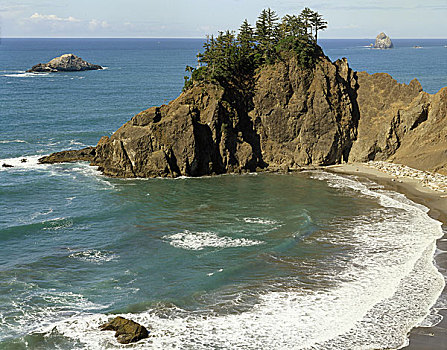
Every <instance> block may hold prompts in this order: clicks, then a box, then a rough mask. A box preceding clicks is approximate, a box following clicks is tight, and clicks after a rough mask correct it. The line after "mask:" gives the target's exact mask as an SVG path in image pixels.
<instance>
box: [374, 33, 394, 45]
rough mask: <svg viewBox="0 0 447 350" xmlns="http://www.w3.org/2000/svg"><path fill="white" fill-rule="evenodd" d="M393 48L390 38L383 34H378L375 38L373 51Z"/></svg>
mask: <svg viewBox="0 0 447 350" xmlns="http://www.w3.org/2000/svg"><path fill="white" fill-rule="evenodd" d="M393 47H394V45H393V42H392V41H391V38H390V37H389V36H388V35H386V34H385V33H383V32H382V33H380V34H379V35H377V37H376V42H375V44H374V48H375V49H392V48H393Z"/></svg>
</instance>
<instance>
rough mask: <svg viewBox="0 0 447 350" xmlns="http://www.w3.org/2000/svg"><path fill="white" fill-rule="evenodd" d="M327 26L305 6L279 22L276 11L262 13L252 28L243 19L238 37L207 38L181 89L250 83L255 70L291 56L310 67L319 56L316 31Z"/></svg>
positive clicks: (229, 33) (231, 34)
mask: <svg viewBox="0 0 447 350" xmlns="http://www.w3.org/2000/svg"><path fill="white" fill-rule="evenodd" d="M326 27H327V22H325V21H324V19H323V17H322V16H321V15H320V14H319V13H318V12H315V11H312V10H311V9H309V8H307V7H306V8H305V9H304V10H302V11H301V13H300V14H299V15H298V16H297V15H286V16H284V17H283V18H282V20H281V21H279V17H278V16H277V14H276V13H275V11H273V10H271V9H270V8H269V9H266V10H263V11H262V12H261V14H260V15H259V16H258V20H257V21H256V26H255V27H252V26H251V25H250V24H249V23H248V21H247V20H245V21H244V22H243V23H242V25H241V27H240V29H239V32H238V33H237V34H236V33H235V32H234V31H229V30H227V31H226V32H219V34H218V36H217V37H214V36H208V37H207V41H206V43H205V44H204V52H203V53H199V54H198V56H197V58H198V63H199V65H198V67H196V68H193V67H191V66H187V67H186V71H187V72H190V73H191V77H188V76H185V86H184V90H187V89H189V88H191V87H192V86H193V84H194V82H197V81H210V82H217V83H219V84H221V85H225V86H226V85H234V86H243V85H244V84H245V85H246V84H247V82H249V83H250V82H251V81H252V78H253V77H254V74H255V72H256V70H257V69H258V68H260V67H262V66H263V65H266V64H272V63H275V62H276V61H278V60H280V59H283V58H285V57H288V56H290V55H295V56H296V57H297V62H298V64H299V65H300V66H301V67H303V68H312V67H313V66H314V65H315V62H316V59H317V58H318V57H319V56H320V55H321V54H322V50H321V48H320V47H319V46H318V45H317V39H318V31H320V30H324V29H325V28H326Z"/></svg>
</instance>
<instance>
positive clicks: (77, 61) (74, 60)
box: [27, 53, 103, 73]
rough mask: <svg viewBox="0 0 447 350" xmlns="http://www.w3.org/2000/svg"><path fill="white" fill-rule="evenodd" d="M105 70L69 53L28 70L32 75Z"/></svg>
mask: <svg viewBox="0 0 447 350" xmlns="http://www.w3.org/2000/svg"><path fill="white" fill-rule="evenodd" d="M99 69H103V68H102V67H101V66H99V65H97V64H91V63H88V62H86V61H84V60H83V59H82V58H80V57H78V56H75V55H73V54H72V53H68V54H65V55H62V56H60V57H56V58H53V59H52V60H51V61H50V62H48V63H39V64H36V65H35V66H33V67H32V68H31V69H29V70H27V72H30V73H53V72H78V71H84V70H99Z"/></svg>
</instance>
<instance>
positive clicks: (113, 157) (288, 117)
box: [42, 56, 447, 177]
mask: <svg viewBox="0 0 447 350" xmlns="http://www.w3.org/2000/svg"><path fill="white" fill-rule="evenodd" d="M446 104H447V89H443V90H441V91H440V92H439V93H438V94H436V95H429V94H427V93H425V92H423V91H422V88H421V86H420V84H419V83H418V82H417V81H416V80H414V81H412V82H411V83H410V84H409V85H405V84H399V83H397V82H396V81H395V80H394V79H392V78H391V77H390V76H389V75H387V74H374V75H369V74H367V73H365V72H360V73H357V72H354V71H352V70H351V69H350V68H349V66H348V63H347V61H346V60H345V59H343V60H338V61H337V62H334V63H332V62H331V61H330V60H329V59H328V58H326V57H324V56H322V57H321V58H320V59H319V60H318V62H317V64H316V66H315V68H314V69H312V70H309V69H303V68H300V67H299V65H298V64H297V62H296V61H295V58H293V57H292V58H289V59H284V60H280V61H278V62H277V63H275V64H273V65H268V66H265V67H263V68H262V69H261V70H260V71H259V72H258V73H257V76H256V78H255V82H254V86H251V87H250V88H249V89H242V88H239V87H236V86H225V87H223V86H221V85H219V84H210V83H208V84H205V83H196V84H195V85H194V86H193V87H192V88H190V89H188V90H187V91H185V92H183V93H182V94H181V95H180V96H179V97H178V98H177V99H176V100H174V101H171V102H170V103H169V104H168V105H162V106H160V107H152V108H149V109H148V110H146V111H143V112H141V113H139V114H137V115H136V116H134V117H133V118H132V119H131V120H130V121H129V122H127V123H126V124H124V125H123V126H122V127H121V128H120V129H118V130H117V131H116V132H115V133H114V134H113V135H112V136H111V137H110V138H109V137H103V138H101V140H100V141H99V143H98V145H97V146H96V148H95V149H93V150H88V152H87V153H88V157H89V160H90V161H91V164H92V165H96V166H99V169H100V170H101V171H102V172H103V173H104V174H105V175H108V176H115V177H156V176H170V177H176V176H181V175H186V176H201V175H208V174H221V173H231V172H246V171H255V170H261V169H267V170H278V169H299V168H300V167H302V166H306V165H330V164H336V163H342V162H354V161H367V160H386V159H390V160H392V161H395V162H402V163H404V164H407V165H410V166H413V167H415V168H419V169H422V170H431V171H439V172H444V173H447V154H446V150H447V147H446V146H447V125H446V124H447V118H446V112H447V111H446V108H447V107H446ZM59 154H61V153H59ZM85 154H86V151H83V155H84V158H83V159H84V160H85V159H86V158H85ZM70 156H71V158H70V159H68V160H69V161H72V160H74V158H76V157H73V153H71V154H70ZM63 158H64V157H63V155H62V157H58V154H56V155H52V158H44V159H42V161H43V162H59V161H64V159H63Z"/></svg>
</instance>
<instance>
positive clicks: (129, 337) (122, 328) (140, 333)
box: [99, 316, 149, 344]
mask: <svg viewBox="0 0 447 350" xmlns="http://www.w3.org/2000/svg"><path fill="white" fill-rule="evenodd" d="M99 329H100V330H102V331H115V338H116V340H117V341H118V343H120V344H129V343H135V342H137V341H139V340H141V339H145V338H147V337H148V336H149V332H148V330H147V329H146V328H145V327H143V326H142V325H140V324H139V323H136V322H134V321H132V320H128V319H126V318H124V317H121V316H118V317H115V318H114V319H113V320H111V321H110V322H107V323H104V324H103V325H101V326H99Z"/></svg>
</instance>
